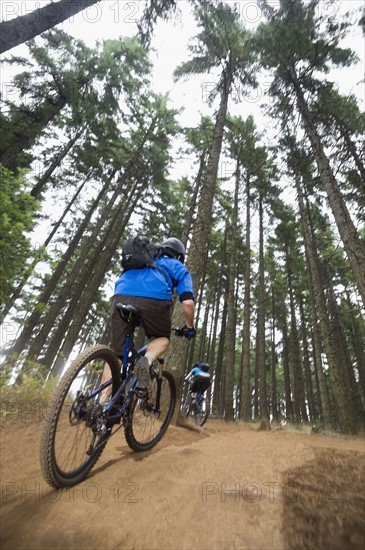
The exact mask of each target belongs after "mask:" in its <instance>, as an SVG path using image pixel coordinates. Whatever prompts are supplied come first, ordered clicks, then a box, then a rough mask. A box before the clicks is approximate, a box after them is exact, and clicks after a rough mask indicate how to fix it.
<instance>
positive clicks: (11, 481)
mask: <svg viewBox="0 0 365 550" xmlns="http://www.w3.org/2000/svg"><path fill="white" fill-rule="evenodd" d="M41 427H42V425H41V423H40V422H38V423H36V424H34V425H30V424H29V423H25V424H24V423H23V424H19V423H18V424H10V423H5V424H3V425H2V430H1V480H2V482H1V487H2V498H1V507H2V511H1V548H2V550H6V549H16V550H18V549H22V548H27V549H46V548H47V549H66V548H68V549H83V548H85V549H86V548H87V549H89V550H94V549H114V548H115V549H120V548H123V549H128V550H129V549H174V550H180V549H195V548H199V549H207V550H208V549H250V550H251V549H259V550H263V549H282V548H298V547H301V548H329V549H330V548H331V550H332V549H333V548H363V547H364V544H365V540H364V532H365V517H364V514H365V512H364V488H365V479H364V457H365V446H364V441H363V440H360V439H348V438H340V437H324V436H311V435H304V434H298V433H288V432H287V433H286V432H283V431H279V430H278V431H274V430H273V431H271V432H259V431H253V430H252V429H250V427H247V426H242V425H238V424H225V423H223V422H219V421H213V420H209V421H208V423H207V424H206V430H204V432H203V433H201V434H199V433H196V432H193V431H190V430H186V429H184V428H176V427H170V428H169V430H168V432H167V434H166V436H165V438H164V439H163V440H162V441H161V443H160V444H159V445H157V447H156V448H155V449H153V450H152V451H150V452H148V453H142V454H136V453H133V452H132V451H130V450H129V448H128V447H127V445H126V443H125V441H124V436H123V432H122V430H121V431H119V433H118V434H117V435H115V437H114V438H112V439H111V440H110V442H109V443H108V445H107V447H106V450H105V451H104V453H103V455H102V457H101V459H100V461H99V462H98V464H97V466H96V467H95V469H94V470H93V471H92V472H91V474H90V475H89V477H88V478H87V479H86V480H85V481H84V482H83V483H81V484H79V485H78V486H76V487H74V488H72V489H70V490H63V491H54V490H53V489H51V488H49V487H48V486H47V485H46V484H45V482H44V481H43V479H42V477H41V474H40V470H39V459H38V453H39V440H40V432H41Z"/></svg>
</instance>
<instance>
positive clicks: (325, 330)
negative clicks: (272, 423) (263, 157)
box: [296, 177, 356, 433]
mask: <svg viewBox="0 0 365 550" xmlns="http://www.w3.org/2000/svg"><path fill="white" fill-rule="evenodd" d="M296 188H297V195H298V202H299V209H300V215H301V224H302V231H303V238H304V245H305V248H306V251H307V258H308V262H309V269H310V273H311V281H312V284H313V294H314V299H315V303H316V309H317V312H318V317H319V319H320V325H321V331H322V335H323V340H324V346H325V350H326V356H327V360H328V365H329V371H330V376H331V382H332V388H333V393H334V396H335V401H336V405H337V408H338V414H339V418H340V422H341V429H342V430H343V431H344V432H349V433H355V432H356V423H355V419H354V417H353V414H352V410H351V406H350V403H349V402H348V391H347V390H346V383H345V379H344V377H343V372H342V370H341V366H340V365H339V364H338V361H337V359H338V358H337V356H336V350H335V347H334V345H333V344H334V343H333V331H332V328H331V326H330V323H329V319H328V314H327V308H326V303H325V298H324V293H323V287H322V285H321V276H320V271H319V267H318V259H317V257H316V254H315V249H314V246H313V239H312V233H311V225H310V216H309V210H308V207H305V205H304V199H303V191H302V187H301V185H300V182H299V178H298V177H296Z"/></svg>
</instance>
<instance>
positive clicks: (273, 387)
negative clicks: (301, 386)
mask: <svg viewBox="0 0 365 550" xmlns="http://www.w3.org/2000/svg"><path fill="white" fill-rule="evenodd" d="M271 308H272V326H271V403H272V406H271V414H272V419H273V421H274V422H276V423H278V422H279V414H278V398H277V384H276V365H277V354H276V342H275V317H276V316H275V312H276V307H275V293H274V287H273V285H271Z"/></svg>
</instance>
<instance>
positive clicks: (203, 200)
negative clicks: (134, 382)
mask: <svg viewBox="0 0 365 550" xmlns="http://www.w3.org/2000/svg"><path fill="white" fill-rule="evenodd" d="M231 83H232V76H231V75H228V76H227V77H226V79H225V84H224V89H223V91H222V94H221V100H220V105H219V109H218V113H217V117H216V123H215V127H214V131H213V138H212V145H211V148H210V151H209V155H208V160H207V166H206V169H205V171H204V177H203V183H202V187H201V193H200V199H199V202H198V208H197V212H196V218H195V222H194V226H193V232H192V239H191V246H190V249H189V254H188V259H187V267H188V269H189V270H190V273H191V276H192V280H193V285H194V290H195V293H196V292H197V289H198V288H199V287H200V281H201V278H202V275H203V271H204V261H205V258H206V251H207V246H208V243H209V237H210V231H211V225H212V212H213V199H214V195H215V190H216V183H217V175H218V166H219V158H220V153H221V148H222V141H223V132H224V126H225V123H226V117H227V106H228V97H229V92H230V88H231ZM175 315H176V317H175ZM174 320H182V316H181V313H180V312H179V310H178V308H175V309H174ZM186 356H187V343H186V342H184V341H183V339H182V338H175V340H173V341H172V342H171V345H170V347H169V350H168V352H167V354H166V364H167V366H168V368H170V369H171V370H172V371H173V373H174V376H175V380H176V385H177V402H178V403H179V402H180V400H181V394H182V388H183V382H184V369H185V363H186ZM175 420H177V418H176V417H175Z"/></svg>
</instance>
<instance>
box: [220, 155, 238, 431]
mask: <svg viewBox="0 0 365 550" xmlns="http://www.w3.org/2000/svg"><path fill="white" fill-rule="evenodd" d="M239 183H240V166H239V160H237V166H236V185H235V191H234V199H233V212H232V221H231V227H230V231H229V235H230V238H229V239H228V242H230V254H229V269H228V311H227V326H226V338H225V358H226V369H225V395H224V401H225V403H224V409H225V416H224V418H225V420H226V422H229V421H232V420H234V410H233V384H234V364H235V349H236V307H235V288H236V272H237V251H236V247H237V225H238V189H239Z"/></svg>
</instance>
